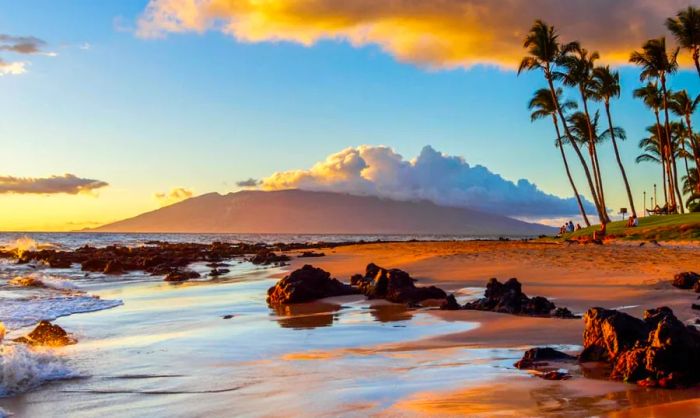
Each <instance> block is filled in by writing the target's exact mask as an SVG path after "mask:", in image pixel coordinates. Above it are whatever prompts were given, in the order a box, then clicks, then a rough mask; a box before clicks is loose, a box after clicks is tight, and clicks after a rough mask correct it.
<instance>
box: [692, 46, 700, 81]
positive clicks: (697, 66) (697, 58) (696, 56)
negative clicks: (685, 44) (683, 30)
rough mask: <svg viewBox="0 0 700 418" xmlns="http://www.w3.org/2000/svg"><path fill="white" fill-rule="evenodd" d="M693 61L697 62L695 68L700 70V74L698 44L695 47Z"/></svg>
mask: <svg viewBox="0 0 700 418" xmlns="http://www.w3.org/2000/svg"><path fill="white" fill-rule="evenodd" d="M693 62H695V69H696V70H698V75H699V76H700V48H698V47H697V46H696V47H695V48H693Z"/></svg>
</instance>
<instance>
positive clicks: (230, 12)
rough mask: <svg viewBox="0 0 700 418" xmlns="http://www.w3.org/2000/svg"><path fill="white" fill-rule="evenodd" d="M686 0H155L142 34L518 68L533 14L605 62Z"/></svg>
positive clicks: (622, 55)
mask: <svg viewBox="0 0 700 418" xmlns="http://www.w3.org/2000/svg"><path fill="white" fill-rule="evenodd" d="M686 6H687V1H686V0H664V1H659V0H615V1H610V0H567V1H562V0H343V1H338V0H151V1H150V2H149V4H148V6H147V8H146V10H145V12H144V13H143V15H142V16H141V18H140V20H139V24H138V34H139V35H140V36H144V37H161V36H165V35H166V34H167V33H169V32H190V31H193V32H199V33H201V32H204V31H207V30H219V31H222V32H224V33H227V34H230V35H231V36H233V37H235V38H236V39H238V40H239V41H242V42H277V41H289V42H295V43H299V44H302V45H307V46H310V45H313V44H314V43H316V42H319V41H321V40H327V39H330V40H342V41H346V42H349V43H350V44H352V45H353V46H357V47H360V46H366V45H378V46H379V47H380V48H381V49H383V50H384V51H386V52H388V53H390V54H391V55H393V56H395V57H396V58H397V59H399V60H400V61H405V62H411V63H415V64H418V65H421V66H426V67H431V68H454V67H470V66H473V65H477V64H492V65H498V66H501V67H507V68H512V67H514V66H515V65H516V63H517V62H518V59H519V58H520V57H521V56H522V55H523V49H522V41H523V36H524V35H525V33H526V31H527V30H528V29H529V27H530V26H531V24H532V22H533V20H534V19H535V18H542V19H545V20H546V21H548V22H550V23H551V24H554V25H556V26H557V27H559V28H560V29H561V32H562V35H563V36H564V37H565V38H566V39H569V40H574V39H576V40H580V41H582V42H584V43H585V44H586V45H587V46H589V49H596V50H599V51H600V52H601V53H602V54H603V55H604V57H605V58H606V60H607V61H611V62H627V58H628V57H629V53H630V52H631V51H632V50H633V49H634V48H637V47H639V45H641V43H642V42H643V41H644V40H646V39H648V38H651V37H657V36H659V35H661V34H663V33H664V31H665V29H664V27H663V22H664V20H665V18H667V17H669V16H672V15H674V14H675V13H676V11H677V10H679V9H681V8H683V7H686Z"/></svg>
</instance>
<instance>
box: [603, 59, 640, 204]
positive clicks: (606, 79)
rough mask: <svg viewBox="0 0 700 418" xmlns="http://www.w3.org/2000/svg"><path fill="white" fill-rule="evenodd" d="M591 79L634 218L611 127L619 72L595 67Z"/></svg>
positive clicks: (631, 201) (623, 167)
mask: <svg viewBox="0 0 700 418" xmlns="http://www.w3.org/2000/svg"><path fill="white" fill-rule="evenodd" d="M592 80H593V98H595V99H596V100H598V101H602V102H603V103H604V104H605V114H606V115H607V117H608V131H609V132H610V139H611V141H612V144H613V150H615V159H616V160H617V165H618V166H619V167H620V173H621V174H622V180H623V181H624V182H625V188H626V189H627V199H628V200H629V203H630V208H631V209H632V216H634V217H635V218H636V217H637V210H636V209H635V207H634V199H633V198H632V190H631V188H630V184H629V181H628V180H627V173H626V172H625V166H624V165H623V164H622V159H621V158H620V151H619V150H618V148H617V140H616V138H615V128H614V127H613V121H612V116H611V114H610V99H612V98H619V97H620V73H619V72H617V71H611V70H610V67H609V66H606V67H597V68H595V69H594V70H593V76H592ZM620 139H622V138H620Z"/></svg>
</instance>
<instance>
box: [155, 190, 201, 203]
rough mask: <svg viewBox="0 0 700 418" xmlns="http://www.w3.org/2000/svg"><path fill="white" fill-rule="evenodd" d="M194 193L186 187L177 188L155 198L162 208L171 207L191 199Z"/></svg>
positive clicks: (158, 194) (157, 194)
mask: <svg viewBox="0 0 700 418" xmlns="http://www.w3.org/2000/svg"><path fill="white" fill-rule="evenodd" d="M193 195H194V193H192V190H190V189H186V188H184V187H176V188H174V189H170V191H169V192H167V193H156V194H155V195H153V197H154V198H155V199H156V200H157V201H158V203H159V204H160V205H161V206H169V205H172V204H174V203H177V202H180V201H183V200H185V199H189V198H190V197H192V196H193Z"/></svg>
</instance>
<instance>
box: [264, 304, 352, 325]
mask: <svg viewBox="0 0 700 418" xmlns="http://www.w3.org/2000/svg"><path fill="white" fill-rule="evenodd" d="M341 309H342V306H340V305H336V304H332V303H324V302H313V303H302V304H296V305H277V306H273V307H272V310H273V311H274V314H276V315H277V323H278V324H279V326H281V327H282V328H292V329H312V328H320V327H330V326H331V325H333V321H334V320H335V318H336V317H337V315H338V312H339V311H340V310H341Z"/></svg>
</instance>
